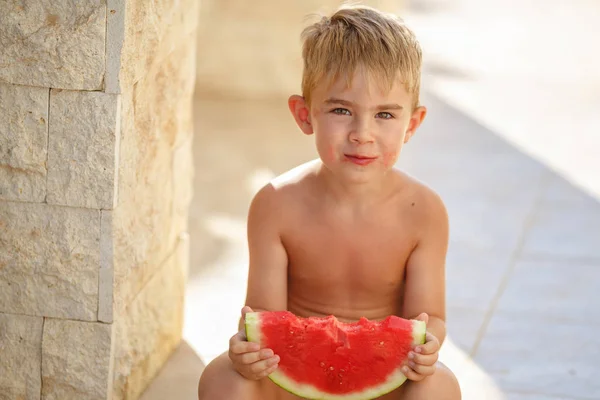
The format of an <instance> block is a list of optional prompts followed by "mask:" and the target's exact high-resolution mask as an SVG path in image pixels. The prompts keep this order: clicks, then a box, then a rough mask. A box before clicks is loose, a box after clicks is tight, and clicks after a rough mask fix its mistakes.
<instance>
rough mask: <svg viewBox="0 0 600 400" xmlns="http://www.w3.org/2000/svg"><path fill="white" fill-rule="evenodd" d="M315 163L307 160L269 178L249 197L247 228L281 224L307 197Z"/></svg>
mask: <svg viewBox="0 0 600 400" xmlns="http://www.w3.org/2000/svg"><path fill="white" fill-rule="evenodd" d="M317 165H318V164H317V163H316V162H315V161H311V162H308V163H305V164H301V165H299V166H297V167H294V168H292V169H290V170H288V171H286V172H284V173H282V174H281V175H279V176H277V177H275V178H273V179H272V180H271V181H270V182H269V183H267V184H266V185H264V186H263V187H262V188H261V189H260V190H259V191H258V192H256V194H255V195H254V197H253V198H252V201H251V203H250V209H249V213H248V223H249V224H251V225H255V224H257V225H265V224H274V225H282V224H285V223H286V222H289V221H287V219H288V218H292V217H293V216H294V215H295V213H294V211H295V210H299V207H300V205H301V204H303V203H304V202H305V200H306V198H307V196H309V195H310V193H311V190H310V188H311V187H312V184H313V182H314V176H315V171H316V168H317Z"/></svg>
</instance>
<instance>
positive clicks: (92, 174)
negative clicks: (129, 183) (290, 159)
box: [47, 90, 120, 209]
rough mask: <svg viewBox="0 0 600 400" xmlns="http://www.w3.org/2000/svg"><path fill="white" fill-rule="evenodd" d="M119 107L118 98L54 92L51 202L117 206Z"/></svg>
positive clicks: (49, 200)
mask: <svg viewBox="0 0 600 400" xmlns="http://www.w3.org/2000/svg"><path fill="white" fill-rule="evenodd" d="M119 105H120V101H119V96H118V95H113V94H106V93H101V92H75V91H66V90H52V91H51V93H50V144H49V148H48V197H47V201H48V203H50V204H60V205H68V206H71V207H85V208H97V209H112V208H113V207H114V206H115V203H116V200H117V186H116V175H117V174H116V171H117V169H118V168H117V163H118V157H117V147H118V142H119V132H118V130H119V127H118V123H117V121H118V118H119Z"/></svg>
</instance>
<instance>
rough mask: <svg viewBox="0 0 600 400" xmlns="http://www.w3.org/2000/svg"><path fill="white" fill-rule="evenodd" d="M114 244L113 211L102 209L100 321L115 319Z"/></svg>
mask: <svg viewBox="0 0 600 400" xmlns="http://www.w3.org/2000/svg"><path fill="white" fill-rule="evenodd" d="M113 265H114V246H113V223H112V211H102V217H101V222H100V271H99V277H98V278H99V279H98V321H102V322H112V321H113V307H114V299H113V288H114V279H113V278H114V268H113Z"/></svg>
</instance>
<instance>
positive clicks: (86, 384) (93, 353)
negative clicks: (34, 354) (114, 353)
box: [42, 318, 113, 400]
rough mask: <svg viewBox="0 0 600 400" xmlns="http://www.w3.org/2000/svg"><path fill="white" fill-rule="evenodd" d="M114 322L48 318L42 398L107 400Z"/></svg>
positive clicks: (44, 339)
mask: <svg viewBox="0 0 600 400" xmlns="http://www.w3.org/2000/svg"><path fill="white" fill-rule="evenodd" d="M112 332H113V325H112V324H103V323H94V322H83V321H70V320H59V319H52V318H48V319H46V321H45V323H44V334H43V342H42V400H65V399H77V400H107V399H108V398H109V397H108V393H109V392H110V389H109V385H110V383H111V376H110V373H111V366H110V363H111V346H112V342H113V341H112Z"/></svg>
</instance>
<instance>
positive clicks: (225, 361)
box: [198, 352, 274, 400]
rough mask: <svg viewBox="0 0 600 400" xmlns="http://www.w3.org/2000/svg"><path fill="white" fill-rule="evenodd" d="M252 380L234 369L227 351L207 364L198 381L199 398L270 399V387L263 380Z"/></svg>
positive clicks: (207, 399)
mask: <svg viewBox="0 0 600 400" xmlns="http://www.w3.org/2000/svg"><path fill="white" fill-rule="evenodd" d="M266 379H267V378H264V379H262V380H260V381H250V380H247V379H246V378H244V377H243V376H241V375H240V374H238V373H237V371H235V370H234V369H233V364H232V363H231V360H230V359H229V356H228V355H227V352H225V353H223V354H221V355H220V356H219V357H217V358H215V359H214V360H213V361H212V362H211V363H210V364H208V365H207V366H206V368H205V369H204V371H203V372H202V376H200V382H199V383H198V399H199V400H231V399H236V400H270V399H274V397H273V395H272V394H271V393H269V392H271V391H272V390H269V389H270V388H269V387H268V385H267V384H266V382H263V381H264V380H266Z"/></svg>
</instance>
